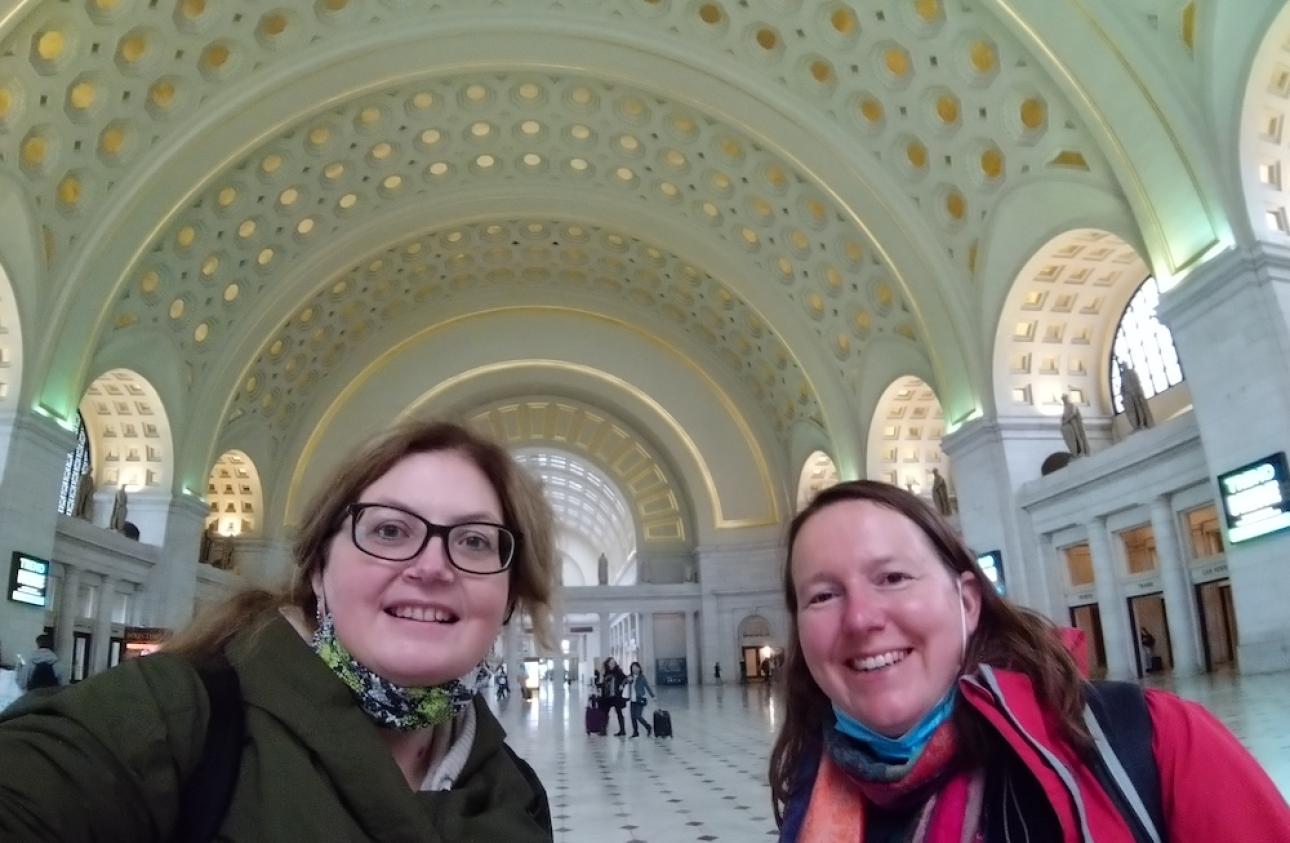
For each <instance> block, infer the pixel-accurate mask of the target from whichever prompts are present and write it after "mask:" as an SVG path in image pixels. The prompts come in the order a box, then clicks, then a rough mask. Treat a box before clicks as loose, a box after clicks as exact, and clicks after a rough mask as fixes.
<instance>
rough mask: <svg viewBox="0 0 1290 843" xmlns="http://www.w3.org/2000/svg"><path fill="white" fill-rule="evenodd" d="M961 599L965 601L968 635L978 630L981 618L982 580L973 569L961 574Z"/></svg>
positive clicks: (964, 611) (964, 609)
mask: <svg viewBox="0 0 1290 843" xmlns="http://www.w3.org/2000/svg"><path fill="white" fill-rule="evenodd" d="M958 584H959V600H960V601H962V603H963V619H964V622H965V623H966V624H967V632H968V635H971V634H972V633H974V632H976V625H977V623H978V622H979V621H980V620H981V580H980V579H978V578H977V576H976V574H974V573H972V572H971V571H964V572H963V573H961V574H959V578H958Z"/></svg>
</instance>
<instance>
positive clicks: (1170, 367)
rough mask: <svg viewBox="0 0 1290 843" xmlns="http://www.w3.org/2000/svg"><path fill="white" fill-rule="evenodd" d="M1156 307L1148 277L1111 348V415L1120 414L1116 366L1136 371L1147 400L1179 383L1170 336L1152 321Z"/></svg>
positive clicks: (1179, 369)
mask: <svg viewBox="0 0 1290 843" xmlns="http://www.w3.org/2000/svg"><path fill="white" fill-rule="evenodd" d="M1159 305H1160V286H1159V285H1158V284H1157V283H1156V279H1155V278H1154V277H1151V276H1148V277H1147V280H1146V281H1143V282H1142V286H1140V287H1138V291H1137V292H1136V293H1134V294H1133V298H1132V299H1130V300H1129V306H1128V307H1126V308H1125V309H1124V315H1123V316H1121V317H1120V324H1119V325H1118V326H1117V327H1116V329H1115V342H1114V344H1113V345H1112V346H1111V363H1110V367H1111V403H1112V406H1113V407H1114V408H1115V412H1117V413H1123V412H1124V399H1123V398H1122V397H1121V396H1120V364H1121V363H1123V364H1124V365H1126V366H1128V367H1129V368H1131V369H1133V371H1135V372H1137V374H1138V380H1140V381H1142V391H1143V392H1144V393H1145V394H1146V396H1147V397H1148V398H1150V397H1151V396H1153V395H1155V394H1157V393H1159V392H1164V391H1165V390H1166V389H1168V388H1169V387H1171V386H1175V385H1177V384H1180V383H1182V382H1183V370H1182V365H1181V364H1180V363H1179V362H1178V350H1177V349H1176V348H1174V338H1173V334H1171V333H1170V332H1169V329H1168V328H1166V327H1165V326H1164V325H1163V324H1161V322H1160V320H1159V319H1157V318H1156V308H1157V307H1159Z"/></svg>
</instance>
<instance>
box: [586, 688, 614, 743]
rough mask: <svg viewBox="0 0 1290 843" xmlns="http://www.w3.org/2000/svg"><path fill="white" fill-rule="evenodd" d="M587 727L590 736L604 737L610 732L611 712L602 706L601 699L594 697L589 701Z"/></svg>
mask: <svg viewBox="0 0 1290 843" xmlns="http://www.w3.org/2000/svg"><path fill="white" fill-rule="evenodd" d="M586 727H587V734H588V735H592V734H596V735H603V734H605V733H606V732H608V731H609V710H608V709H606V708H605V707H604V706H603V705H601V703H600V697H596V696H592V697H590V698H588V700H587V714H586Z"/></svg>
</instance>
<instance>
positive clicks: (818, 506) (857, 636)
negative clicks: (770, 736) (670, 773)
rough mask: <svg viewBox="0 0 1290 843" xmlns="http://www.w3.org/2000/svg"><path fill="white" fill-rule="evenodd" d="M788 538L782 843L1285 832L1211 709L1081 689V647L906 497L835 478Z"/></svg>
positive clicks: (1243, 839)
mask: <svg viewBox="0 0 1290 843" xmlns="http://www.w3.org/2000/svg"><path fill="white" fill-rule="evenodd" d="M787 544H788V548H789V550H788V560H787V563H786V565H785V568H784V596H785V600H786V601H787V608H788V617H789V639H788V651H787V652H788V661H787V664H786V665H785V670H786V671H787V673H786V675H785V677H784V681H783V682H781V683H779V684H780V686H781V687H782V688H783V689H784V694H785V703H786V705H785V710H784V714H783V717H784V722H783V727H782V729H781V731H780V734H779V737H778V738H777V740H776V741H775V746H774V749H773V750H772V752H771V764H770V783H771V794H772V797H771V798H772V805H773V810H774V812H775V817H776V819H777V820H778V821H779V823H780V840H781V841H782V843H817V841H825V840H829V841H832V840H839V841H841V840H847V841H856V843H860V841H870V843H872V841H887V840H902V841H906V840H916V841H920V843H937V841H973V843H1003V842H1004V841H1026V840H1028V841H1032V843H1039V841H1045V843H1047V842H1048V841H1054V842H1055V843H1056V842H1057V841H1064V843H1135V841H1159V843H1210V841H1232V842H1233V843H1236V841H1240V843H1255V841H1257V842H1258V843H1277V842H1278V841H1286V840H1290V806H1287V805H1286V802H1285V799H1283V798H1282V796H1281V794H1280V793H1279V792H1278V791H1277V787H1276V785H1275V784H1273V783H1272V780H1271V779H1270V778H1269V777H1268V775H1267V774H1266V773H1265V772H1264V771H1263V770H1262V769H1261V768H1260V767H1259V765H1258V763H1257V762H1256V761H1255V760H1254V759H1253V758H1252V757H1251V756H1250V754H1249V753H1248V752H1247V751H1246V750H1245V749H1244V748H1243V747H1242V746H1241V744H1240V743H1239V742H1238V741H1237V740H1236V738H1235V737H1233V735H1232V733H1231V732H1229V731H1228V730H1227V729H1226V728H1224V727H1223V726H1222V724H1220V723H1219V722H1218V721H1217V720H1216V719H1215V718H1214V717H1213V715H1211V714H1210V713H1209V712H1208V711H1206V710H1205V709H1204V708H1203V707H1202V706H1200V705H1197V704H1196V703H1193V702H1188V701H1186V700H1182V699H1179V698H1178V697H1176V696H1174V695H1172V694H1168V693H1165V692H1162V691H1155V690H1145V691H1144V690H1143V689H1142V688H1140V687H1139V686H1138V685H1136V684H1133V683H1127V682H1104V683H1093V684H1090V683H1088V682H1085V681H1084V680H1082V679H1081V678H1080V673H1081V669H1080V664H1081V662H1080V661H1079V659H1080V658H1082V657H1083V656H1084V653H1083V652H1080V653H1079V654H1078V656H1076V655H1072V653H1071V652H1068V651H1067V649H1066V647H1065V646H1063V641H1062V638H1061V636H1060V635H1059V634H1058V632H1057V631H1056V630H1055V629H1054V628H1053V626H1052V624H1051V623H1049V622H1048V621H1047V620H1046V619H1044V618H1042V617H1040V616H1039V615H1036V614H1034V613H1032V612H1030V611H1028V610H1026V609H1022V608H1020V607H1017V606H1013V605H1012V604H1011V603H1009V602H1008V601H1007V600H1005V599H1003V598H1002V597H1000V596H999V594H998V593H997V592H996V591H995V589H994V587H993V586H992V585H991V583H990V582H989V580H987V579H986V578H985V575H984V574H983V573H982V572H981V570H980V568H978V567H977V564H976V556H975V554H973V553H971V552H970V551H969V550H968V549H967V547H966V546H965V545H964V544H963V542H962V540H961V539H960V538H959V536H958V534H957V533H956V532H955V529H954V527H953V526H952V525H950V524H949V523H948V522H947V521H946V520H945V519H944V518H943V517H941V516H940V515H938V514H937V513H936V512H935V511H934V510H933V509H932V508H931V507H930V506H929V505H928V504H927V503H926V502H924V501H923V500H922V499H921V498H919V497H917V496H915V495H913V494H910V493H909V492H906V491H905V490H903V489H900V488H898V487H896V486H889V485H887V484H885V483H875V482H872V481H865V480H860V481H849V482H845V483H840V484H838V485H836V486H832V487H831V488H829V489H827V490H825V491H823V492H821V493H820V494H819V495H818V496H817V497H816V498H815V499H814V500H813V501H811V503H810V504H809V505H808V506H807V507H806V509H804V510H803V511H802V512H801V513H799V514H798V515H797V516H796V517H795V518H794V519H793V522H792V525H791V526H790V528H789V532H788V542H787ZM1068 633H1071V634H1072V635H1075V634H1076V633H1074V631H1073V630H1069V631H1068Z"/></svg>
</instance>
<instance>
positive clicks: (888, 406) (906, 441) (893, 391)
mask: <svg viewBox="0 0 1290 843" xmlns="http://www.w3.org/2000/svg"><path fill="white" fill-rule="evenodd" d="M945 427H946V423H945V412H944V410H942V408H941V402H940V401H939V400H938V399H937V397H936V392H935V391H934V390H933V389H932V388H931V387H930V386H928V385H927V383H926V381H924V380H923V379H922V378H919V377H917V376H905V377H902V378H898V379H896V380H895V381H892V382H891V383H890V384H889V385H888V386H887V388H886V389H884V390H883V392H882V395H881V397H880V398H879V399H878V404H877V406H876V407H875V409H874V415H873V421H872V422H871V423H870V425H869V449H868V453H869V462H868V473H867V476H868V477H869V479H871V480H881V481H883V482H884V483H890V484H892V485H893V486H900V487H901V488H903V489H908V490H909V491H911V492H913V493H914V494H917V495H923V496H928V495H930V494H931V491H932V479H933V475H932V471H933V469H935V470H938V471H941V472H942V474H943V475H944V476H945V477H946V479H947V480H948V479H949V478H950V471H949V465H948V462H947V461H946V459H945V455H944V454H943V453H942V452H941V440H942V439H943V438H944V436H945Z"/></svg>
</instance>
